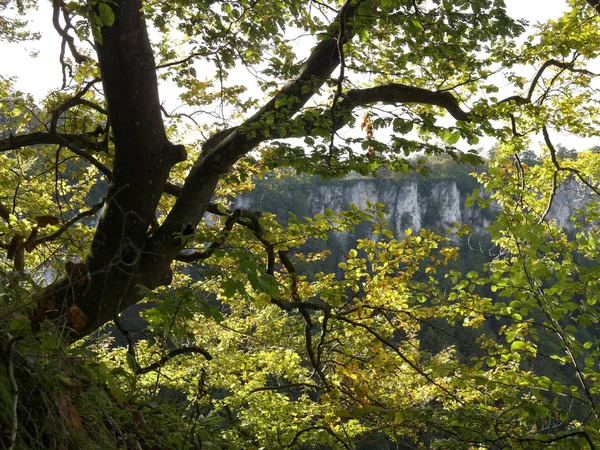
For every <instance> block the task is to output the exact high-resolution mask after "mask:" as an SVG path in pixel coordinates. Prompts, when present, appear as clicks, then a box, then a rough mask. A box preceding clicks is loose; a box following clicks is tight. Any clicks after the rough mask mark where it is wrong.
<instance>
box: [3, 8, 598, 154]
mask: <svg viewBox="0 0 600 450" xmlns="http://www.w3.org/2000/svg"><path fill="white" fill-rule="evenodd" d="M505 2H506V5H507V9H508V12H509V14H510V15H511V16H512V17H515V18H523V19H525V20H528V21H529V22H530V24H535V23H536V22H543V21H546V20H548V19H552V18H557V17H559V16H560V14H561V12H562V11H564V10H565V9H566V5H567V1H566V0H505ZM582 4H583V2H582ZM29 19H30V20H31V25H32V28H34V29H35V30H37V31H39V32H41V33H42V39H41V40H39V41H34V42H26V43H19V44H0V55H1V56H2V60H3V61H4V62H5V64H3V67H2V69H1V70H0V75H3V76H14V77H16V78H17V83H16V87H17V89H19V90H21V91H23V92H26V93H30V94H32V95H33V96H34V98H35V99H36V100H41V99H42V98H43V97H44V96H45V94H47V93H48V91H49V90H50V89H58V88H59V87H60V85H61V83H62V72H61V67H60V63H59V52H60V44H61V40H60V37H59V36H58V34H57V33H56V31H55V30H54V28H53V27H52V7H51V2H39V9H38V10H37V11H35V12H32V13H31V14H29ZM31 52H38V56H37V57H36V58H31V57H30V53H31ZM67 54H69V53H68V51H67ZM7 62H8V63H7ZM167 89H168V88H167ZM161 93H162V98H163V100H168V103H170V104H173V103H174V102H173V99H172V98H168V97H169V96H171V95H172V94H170V93H168V92H165V91H164V90H161ZM557 140H558V141H565V140H568V141H570V142H571V143H572V145H573V146H575V145H576V146H577V147H579V148H585V147H589V146H590V145H591V144H590V143H585V142H583V141H581V142H580V141H579V140H577V142H575V141H572V137H569V136H566V135H565V136H562V137H559V138H558V139H557ZM482 144H483V145H484V146H485V147H486V148H487V147H489V146H491V143H488V142H487V141H484V142H482Z"/></svg>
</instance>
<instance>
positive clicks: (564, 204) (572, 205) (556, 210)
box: [548, 179, 590, 231]
mask: <svg viewBox="0 0 600 450" xmlns="http://www.w3.org/2000/svg"><path fill="white" fill-rule="evenodd" d="M588 201H590V191H589V190H588V189H587V188H585V187H584V186H583V185H582V184H581V183H578V182H577V181H575V180H573V179H569V180H567V181H566V182H565V183H563V184H561V185H560V186H559V187H558V189H557V190H556V195H555V196H554V201H553V202H552V208H551V209H550V214H548V217H549V218H550V219H554V220H556V223H557V224H558V225H559V226H561V227H563V228H566V229H567V230H570V231H572V230H573V229H574V226H573V222H572V221H571V217H573V216H577V215H578V214H577V210H578V209H580V208H581V207H582V206H583V204H584V203H586V202H588Z"/></svg>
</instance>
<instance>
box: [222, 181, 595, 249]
mask: <svg viewBox="0 0 600 450" xmlns="http://www.w3.org/2000/svg"><path fill="white" fill-rule="evenodd" d="M298 189H301V191H300V192H294V191H290V190H282V191H281V192H277V191H275V193H274V194H273V195H276V196H279V197H280V200H279V202H278V204H279V208H285V209H280V210H278V211H275V210H274V208H271V207H270V206H271V205H272V204H273V199H272V198H270V194H265V196H263V197H261V198H259V197H258V195H255V194H253V193H249V194H244V195H241V196H238V197H237V198H236V199H235V201H234V205H233V206H234V207H235V208H246V209H261V210H267V211H270V212H276V213H278V215H279V216H280V218H282V219H284V220H285V218H286V217H287V212H288V210H289V211H291V212H293V213H296V214H300V215H311V216H312V215H315V214H323V213H324V211H325V209H326V208H329V209H331V210H333V211H334V212H338V211H341V210H348V209H350V207H351V205H352V204H354V205H356V206H357V207H359V208H361V209H365V208H367V202H371V203H373V204H375V203H378V202H381V203H384V204H385V206H386V209H387V210H388V214H387V217H386V220H387V221H388V223H389V226H390V227H391V229H392V231H393V232H394V234H395V236H396V237H397V238H401V237H403V236H404V232H405V230H406V229H407V228H411V229H412V230H413V232H418V231H419V230H420V229H421V228H422V227H427V228H430V229H432V230H434V231H436V232H437V233H441V234H443V235H449V236H450V237H451V239H457V238H456V237H455V236H454V235H452V234H451V233H450V234H448V230H449V229H455V223H459V224H463V223H466V224H468V225H469V226H471V228H473V230H475V231H478V232H485V229H486V227H488V226H489V225H490V223H491V221H492V219H493V216H494V208H492V209H487V210H481V209H479V208H477V207H476V206H474V207H470V208H465V206H464V200H465V197H466V195H467V194H469V193H470V192H460V191H459V189H458V186H457V183H456V181H455V180H452V179H438V180H431V181H429V182H428V183H418V182H417V181H400V182H395V183H394V182H391V181H389V180H378V179H363V180H360V179H359V180H342V181H339V180H337V181H333V182H328V183H315V184H308V185H306V184H304V185H299V186H298ZM267 197H269V198H267ZM588 200H589V192H588V191H587V190H586V189H583V188H582V187H581V185H580V183H577V182H576V181H574V180H572V181H569V182H567V183H565V184H563V185H562V186H561V187H560V188H559V189H558V192H557V194H556V197H555V199H554V203H553V206H552V209H551V211H550V214H549V218H550V219H555V220H556V221H557V223H558V224H559V225H560V226H562V227H565V228H567V229H568V230H573V223H572V222H571V220H570V218H571V216H573V215H575V214H576V211H577V209H578V208H581V206H582V204H583V203H584V202H586V201H588ZM366 229H367V228H366V227H363V232H364V231H365V230H366ZM369 229H370V228H369ZM357 237H367V236H364V235H360V236H353V235H350V234H348V233H345V234H344V235H339V236H332V237H331V239H332V241H333V242H335V244H336V245H338V246H340V247H347V246H349V245H351V241H352V240H353V239H355V238H357Z"/></svg>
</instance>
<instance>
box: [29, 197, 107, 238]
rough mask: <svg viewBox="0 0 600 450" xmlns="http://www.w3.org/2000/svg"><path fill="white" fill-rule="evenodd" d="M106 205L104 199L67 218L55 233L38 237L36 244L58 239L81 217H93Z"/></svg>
mask: <svg viewBox="0 0 600 450" xmlns="http://www.w3.org/2000/svg"><path fill="white" fill-rule="evenodd" d="M103 206H104V200H102V201H101V202H100V203H97V204H95V205H94V206H92V207H91V208H90V209H88V210H87V211H82V212H80V213H79V214H77V215H76V216H75V217H73V218H71V219H69V220H67V221H66V222H65V223H63V224H62V225H61V226H60V228H59V229H58V230H56V231H55V232H54V233H52V234H49V235H48V236H44V237H43V238H40V239H37V240H36V242H35V244H36V245H38V244H44V243H46V242H50V241H53V240H55V239H58V238H59V237H60V236H61V235H62V234H63V233H64V232H65V231H67V230H68V229H69V228H70V227H71V226H72V225H73V224H74V223H76V222H78V221H80V220H81V219H84V218H86V217H91V216H93V215H94V214H96V213H97V212H98V211H100V209H101V208H102V207H103Z"/></svg>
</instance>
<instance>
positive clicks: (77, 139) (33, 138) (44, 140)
mask: <svg viewBox="0 0 600 450" xmlns="http://www.w3.org/2000/svg"><path fill="white" fill-rule="evenodd" d="M88 136H89V135H86V134H64V133H56V134H54V135H53V134H52V133H48V132H46V131H36V132H34V133H26V134H18V135H14V136H13V135H10V136H9V137H8V138H5V139H0V153H2V152H8V151H10V150H18V149H20V148H23V147H29V146H32V145H43V144H58V145H64V143H65V141H66V142H69V143H70V144H71V145H77V146H78V147H82V148H87V149H89V150H92V151H95V152H105V151H106V148H104V147H103V146H101V145H100V144H98V143H97V142H93V141H91V140H90V139H88Z"/></svg>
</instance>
